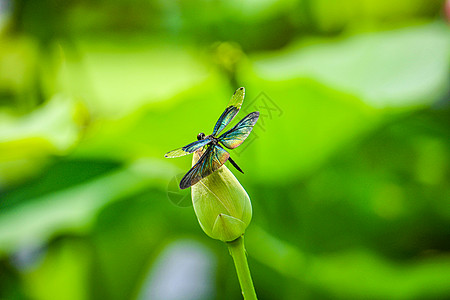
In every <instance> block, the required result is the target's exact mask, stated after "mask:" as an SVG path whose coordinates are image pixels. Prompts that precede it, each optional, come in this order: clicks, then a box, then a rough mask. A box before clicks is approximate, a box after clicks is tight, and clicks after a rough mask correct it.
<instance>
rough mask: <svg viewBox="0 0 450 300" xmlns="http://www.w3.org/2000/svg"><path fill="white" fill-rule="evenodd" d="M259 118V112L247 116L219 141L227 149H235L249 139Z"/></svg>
mask: <svg viewBox="0 0 450 300" xmlns="http://www.w3.org/2000/svg"><path fill="white" fill-rule="evenodd" d="M258 118H259V111H255V112H252V113H250V114H248V115H246V116H245V117H244V118H243V119H242V120H240V121H239V123H237V124H236V126H234V127H233V128H231V129H230V130H228V131H227V132H225V133H224V134H222V135H221V136H220V137H219V141H220V142H221V143H222V144H223V145H224V146H225V147H227V148H229V149H234V148H236V147H237V146H239V145H240V144H242V142H243V141H244V140H245V139H246V138H247V137H248V135H249V134H250V132H252V129H253V126H255V124H256V121H258Z"/></svg>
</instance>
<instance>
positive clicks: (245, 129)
mask: <svg viewBox="0 0 450 300" xmlns="http://www.w3.org/2000/svg"><path fill="white" fill-rule="evenodd" d="M244 96H245V89H244V88H243V87H240V88H238V89H237V90H236V91H235V92H234V94H233V96H232V97H231V100H230V102H229V103H228V106H227V108H226V109H225V111H224V112H223V113H222V115H221V116H220V117H219V119H218V120H217V122H216V125H215V126H214V129H213V132H212V134H210V135H208V136H206V135H205V134H204V133H203V132H201V133H199V134H198V135H197V141H195V142H192V143H190V144H188V145H186V146H184V147H180V148H177V149H175V150H172V151H170V152H167V153H166V154H165V155H164V156H165V157H167V158H174V157H180V156H184V155H187V154H191V153H193V152H194V151H201V150H203V154H202V155H201V157H200V158H199V160H198V161H197V163H195V165H194V166H193V167H192V168H191V169H190V170H189V171H188V172H187V173H186V175H184V177H183V178H182V179H181V181H180V189H186V188H188V187H190V186H192V185H194V184H196V183H198V182H199V181H200V180H202V179H203V178H205V177H206V176H209V175H211V174H212V173H214V172H215V171H217V170H218V169H219V168H220V167H221V166H222V165H223V164H224V163H225V162H226V161H227V160H228V161H229V162H230V163H231V164H232V165H233V166H234V167H235V168H236V169H237V170H238V171H239V172H241V173H244V172H243V171H242V169H241V168H240V167H239V166H238V165H237V163H236V162H235V161H234V160H233V159H231V157H230V154H229V153H228V152H227V151H226V150H225V148H228V149H234V148H236V147H238V146H239V145H241V144H242V143H243V142H244V140H245V139H246V138H247V137H248V136H249V134H250V132H252V129H253V126H255V124H256V121H258V118H259V112H258V111H255V112H252V113H249V114H248V115H246V116H245V117H244V118H242V120H240V121H239V122H238V123H237V124H236V125H235V126H234V127H233V128H231V129H230V130H228V131H226V132H225V133H223V134H221V135H220V136H219V134H220V133H221V132H222V130H224V129H225V127H226V126H227V125H228V124H230V122H231V121H232V120H233V119H234V117H235V116H236V115H237V114H238V112H239V110H240V109H241V106H242V102H244ZM224 147H225V148H224Z"/></svg>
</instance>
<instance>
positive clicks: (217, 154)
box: [180, 145, 230, 189]
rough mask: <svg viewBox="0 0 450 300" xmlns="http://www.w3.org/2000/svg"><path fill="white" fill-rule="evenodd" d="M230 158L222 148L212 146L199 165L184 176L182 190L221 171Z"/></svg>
mask: <svg viewBox="0 0 450 300" xmlns="http://www.w3.org/2000/svg"><path fill="white" fill-rule="evenodd" d="M229 157H230V154H229V153H228V152H227V151H225V150H224V149H223V148H222V147H218V146H214V145H210V146H209V147H208V149H206V151H205V152H204V153H203V155H202V156H201V157H200V159H199V160H198V161H197V163H196V164H195V165H194V166H193V167H192V168H191V169H190V170H189V171H188V172H187V173H186V175H184V177H183V179H181V181H180V188H181V189H185V188H188V187H190V186H192V185H194V184H196V183H197V182H199V181H200V180H202V179H203V178H205V177H206V176H208V175H210V174H212V173H213V172H214V171H216V170H217V169H219V168H220V167H221V166H222V165H223V164H224V163H225V162H226V161H227V159H228V158H229Z"/></svg>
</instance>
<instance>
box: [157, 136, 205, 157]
mask: <svg viewBox="0 0 450 300" xmlns="http://www.w3.org/2000/svg"><path fill="white" fill-rule="evenodd" d="M210 142H211V140H210V139H203V140H200V141H195V142H193V143H190V144H189V145H186V146H184V147H181V148H178V149H175V150H172V151H170V152H167V153H166V154H165V155H164V156H165V157H168V158H174V157H180V156H183V155H186V154H190V153H192V152H194V151H195V150H197V149H200V148H201V147H203V146H206V145H207V144H209V143H210Z"/></svg>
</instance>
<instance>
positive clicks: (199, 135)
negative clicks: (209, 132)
mask: <svg viewBox="0 0 450 300" xmlns="http://www.w3.org/2000/svg"><path fill="white" fill-rule="evenodd" d="M203 139H205V134H204V133H203V132H200V133H199V134H197V140H199V141H201V140H203Z"/></svg>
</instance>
